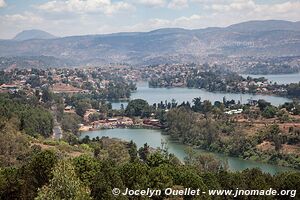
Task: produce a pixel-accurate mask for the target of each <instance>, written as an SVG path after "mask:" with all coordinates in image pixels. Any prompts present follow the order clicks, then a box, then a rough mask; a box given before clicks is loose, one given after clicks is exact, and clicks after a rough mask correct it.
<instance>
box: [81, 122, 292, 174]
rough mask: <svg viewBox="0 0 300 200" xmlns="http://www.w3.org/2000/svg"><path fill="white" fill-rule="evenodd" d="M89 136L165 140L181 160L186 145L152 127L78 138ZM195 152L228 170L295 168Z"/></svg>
mask: <svg viewBox="0 0 300 200" xmlns="http://www.w3.org/2000/svg"><path fill="white" fill-rule="evenodd" d="M87 135H88V136H89V137H90V138H91V139H92V138H96V137H99V138H101V137H110V138H118V139H122V140H125V141H131V140H132V141H133V142H135V143H136V144H137V146H138V148H140V147H143V145H144V144H145V143H147V144H148V145H149V146H151V147H153V148H159V147H161V143H162V141H163V142H166V143H167V146H168V151H169V153H172V154H174V155H175V156H176V157H177V158H179V159H180V160H181V161H184V157H186V153H185V149H186V148H187V147H188V145H185V144H182V143H179V142H175V140H173V139H171V138H170V136H169V135H165V134H163V132H162V131H161V130H157V129H155V130H153V129H129V128H124V129H120V128H119V129H106V130H101V131H88V132H84V133H82V134H81V136H80V138H81V139H82V138H84V137H85V136H87ZM195 150H196V151H197V152H204V153H211V154H213V155H215V156H216V158H217V159H219V160H221V161H223V162H226V163H227V165H228V169H229V170H230V171H242V170H245V169H247V168H260V169H261V170H262V171H264V172H266V173H270V174H276V173H279V172H285V171H294V170H296V169H293V168H288V167H282V166H278V165H272V164H267V163H262V162H256V161H252V160H243V159H241V158H238V157H231V156H227V155H225V154H220V153H215V152H209V151H206V150H200V149H198V148H196V149H195Z"/></svg>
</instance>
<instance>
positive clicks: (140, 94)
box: [112, 82, 291, 109]
mask: <svg viewBox="0 0 300 200" xmlns="http://www.w3.org/2000/svg"><path fill="white" fill-rule="evenodd" d="M196 97H201V99H202V100H210V101H211V102H215V101H221V102H222V100H223V97H225V98H226V99H227V100H232V99H234V100H235V101H240V102H241V103H247V102H248V101H247V100H248V99H253V100H258V99H264V100H266V101H268V102H271V103H272V104H273V105H276V106H278V105H280V104H283V103H284V102H288V101H291V100H290V99H288V98H283V97H276V96H269V95H253V94H236V93H223V92H208V91H206V90H203V89H192V88H149V87H148V83H147V82H139V83H137V91H135V92H133V93H132V94H131V99H144V100H146V101H148V103H149V104H150V105H152V104H153V103H159V102H161V101H163V102H164V101H165V100H167V101H171V100H172V99H175V100H176V101H177V102H178V103H179V104H181V103H182V102H183V101H185V102H186V101H189V102H190V103H192V100H193V99H194V98H196ZM121 104H123V105H124V107H126V105H127V102H112V107H113V109H120V107H121Z"/></svg>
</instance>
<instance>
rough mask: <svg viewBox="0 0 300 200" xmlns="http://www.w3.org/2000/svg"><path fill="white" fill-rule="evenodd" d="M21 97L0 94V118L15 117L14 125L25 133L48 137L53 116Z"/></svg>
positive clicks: (8, 118)
mask: <svg viewBox="0 0 300 200" xmlns="http://www.w3.org/2000/svg"><path fill="white" fill-rule="evenodd" d="M26 101H27V100H25V101H24V99H22V98H18V97H13V96H11V97H9V96H8V95H1V96H0V118H1V119H2V120H10V119H15V124H14V126H16V127H17V129H18V130H20V131H24V132H25V133H27V134H29V135H32V136H38V135H42V136H45V137H49V136H50V135H51V134H52V128H53V118H52V115H51V113H50V112H49V111H48V110H46V109H45V108H43V107H41V106H32V105H30V104H29V103H28V102H26Z"/></svg>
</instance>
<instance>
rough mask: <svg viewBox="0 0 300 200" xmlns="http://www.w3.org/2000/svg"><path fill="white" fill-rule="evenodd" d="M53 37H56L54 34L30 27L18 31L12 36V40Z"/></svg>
mask: <svg viewBox="0 0 300 200" xmlns="http://www.w3.org/2000/svg"><path fill="white" fill-rule="evenodd" d="M53 38H56V36H54V35H52V34H50V33H47V32H46V31H42V30H36V29H32V30H25V31H22V32H20V33H18V34H17V35H16V36H15V37H14V38H13V40H17V41H24V40H35V39H53Z"/></svg>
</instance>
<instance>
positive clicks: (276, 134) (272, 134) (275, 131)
mask: <svg viewBox="0 0 300 200" xmlns="http://www.w3.org/2000/svg"><path fill="white" fill-rule="evenodd" d="M269 138H270V139H271V140H272V141H273V142H274V145H275V150H276V151H279V150H280V149H281V147H282V140H281V136H280V129H279V126H278V125H277V124H273V125H272V126H271V127H270V129H269Z"/></svg>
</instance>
